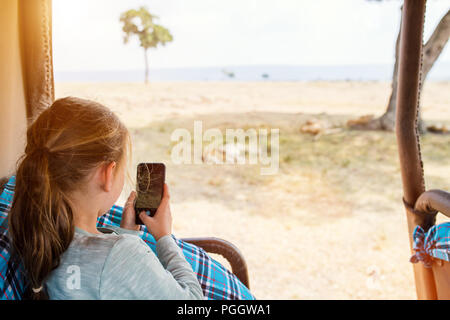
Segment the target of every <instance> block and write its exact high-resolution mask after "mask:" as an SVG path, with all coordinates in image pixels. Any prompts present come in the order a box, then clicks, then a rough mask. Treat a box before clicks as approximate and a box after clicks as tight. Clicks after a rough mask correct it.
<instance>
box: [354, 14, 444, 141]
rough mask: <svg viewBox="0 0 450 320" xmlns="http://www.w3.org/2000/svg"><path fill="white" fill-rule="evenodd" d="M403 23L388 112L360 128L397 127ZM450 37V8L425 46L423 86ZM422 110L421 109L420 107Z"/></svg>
mask: <svg viewBox="0 0 450 320" xmlns="http://www.w3.org/2000/svg"><path fill="white" fill-rule="evenodd" d="M402 10H403V6H402V7H401V8H400V13H401V12H402ZM401 25H402V21H400V30H399V32H398V36H397V42H396V45H395V65H394V72H393V75H392V91H391V96H390V98H389V104H388V107H387V109H386V112H385V113H384V114H383V115H382V116H381V117H380V118H376V119H373V120H371V121H369V122H368V123H366V124H362V125H358V127H356V128H359V129H372V130H387V131H394V129H395V112H396V107H397V105H396V102H397V77H398V54H399V42H400V35H401ZM449 37H450V10H449V11H447V13H446V14H445V15H444V17H442V19H441V21H440V22H439V23H438V25H437V26H436V29H434V32H433V34H432V35H431V36H430V38H429V39H428V41H427V42H426V43H425V45H424V46H423V62H422V76H421V86H420V89H422V88H423V85H424V83H425V79H426V78H427V75H428V72H429V71H430V70H431V68H432V67H433V65H434V63H435V62H436V60H437V59H438V58H439V56H440V54H441V52H442V50H443V49H444V47H445V45H446V44H447V42H448V39H449ZM419 110H420V109H419ZM419 130H420V131H421V132H424V131H425V126H424V124H423V121H422V119H421V117H420V115H419Z"/></svg>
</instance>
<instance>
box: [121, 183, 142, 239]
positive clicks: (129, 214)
mask: <svg viewBox="0 0 450 320" xmlns="http://www.w3.org/2000/svg"><path fill="white" fill-rule="evenodd" d="M135 199H136V191H131V193H130V195H129V196H128V200H127V202H126V203H125V207H124V208H123V213H122V221H120V227H121V228H124V229H128V230H136V231H139V225H137V224H136V212H135V211H134V200H135Z"/></svg>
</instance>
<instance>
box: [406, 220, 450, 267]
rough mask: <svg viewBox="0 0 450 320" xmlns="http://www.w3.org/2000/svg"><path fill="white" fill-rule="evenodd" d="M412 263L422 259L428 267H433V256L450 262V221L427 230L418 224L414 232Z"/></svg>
mask: <svg viewBox="0 0 450 320" xmlns="http://www.w3.org/2000/svg"><path fill="white" fill-rule="evenodd" d="M413 241H414V242H413V249H414V251H415V254H414V255H413V256H412V257H411V260H410V261H411V262H412V263H417V262H419V261H422V262H423V264H424V266H425V267H427V268H430V267H431V264H432V262H433V258H437V259H440V260H444V261H449V262H450V222H445V223H441V224H438V225H435V226H433V227H431V228H430V230H428V232H425V231H424V230H423V229H422V227H420V226H417V227H416V228H415V229H414V233H413Z"/></svg>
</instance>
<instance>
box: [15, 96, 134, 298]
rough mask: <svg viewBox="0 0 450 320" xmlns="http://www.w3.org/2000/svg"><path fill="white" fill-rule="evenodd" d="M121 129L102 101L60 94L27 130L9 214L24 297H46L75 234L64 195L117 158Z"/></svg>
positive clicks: (121, 144) (123, 133)
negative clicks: (22, 273)
mask: <svg viewBox="0 0 450 320" xmlns="http://www.w3.org/2000/svg"><path fill="white" fill-rule="evenodd" d="M127 136H128V132H127V130H126V128H125V127H124V126H123V125H122V123H121V122H120V121H119V120H118V118H117V117H116V116H115V115H114V114H113V113H111V112H110V111H109V110H108V109H107V108H105V107H103V106H102V105H100V104H98V103H95V102H92V101H88V100H82V99H77V98H65V99H60V100H57V101H55V103H54V104H53V105H52V106H51V107H50V108H48V109H47V110H45V111H44V112H43V113H42V114H41V115H40V116H39V117H38V118H37V120H36V121H35V122H34V123H33V124H32V125H31V126H30V128H29V129H28V131H27V146H26V149H25V154H24V155H23V156H22V157H21V159H20V160H19V165H18V169H17V172H16V187H15V193H14V199H13V204H12V207H11V211H10V214H9V217H8V219H9V221H8V224H9V232H10V235H11V239H12V244H13V250H14V252H13V253H14V255H15V256H17V257H18V258H19V259H20V261H21V263H22V264H23V266H24V268H25V278H26V283H25V286H26V296H27V297H29V298H31V299H47V298H48V296H47V294H46V291H45V281H46V279H47V277H48V275H49V274H50V273H51V272H52V270H54V269H55V268H57V267H58V266H59V263H60V259H61V255H62V254H63V253H64V252H65V251H66V250H67V248H68V247H69V245H70V243H71V241H72V239H73V236H74V232H75V227H74V219H73V212H72V207H71V205H70V200H69V193H70V192H71V191H73V190H75V189H76V188H77V187H79V185H80V184H81V183H82V182H83V179H84V178H85V177H86V176H87V173H88V172H89V170H91V169H92V168H95V167H96V166H98V165H99V164H101V163H102V162H104V161H117V162H119V161H120V160H121V159H122V156H123V153H124V145H125V138H126V137H127Z"/></svg>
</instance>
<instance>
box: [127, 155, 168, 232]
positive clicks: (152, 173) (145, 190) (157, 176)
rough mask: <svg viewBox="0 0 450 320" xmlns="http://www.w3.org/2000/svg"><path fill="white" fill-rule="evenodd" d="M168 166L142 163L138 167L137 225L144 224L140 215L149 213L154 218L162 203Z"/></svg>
mask: <svg viewBox="0 0 450 320" xmlns="http://www.w3.org/2000/svg"><path fill="white" fill-rule="evenodd" d="M165 173H166V166H165V165H164V164H163V163H140V164H139V165H138V167H137V180H136V193H137V197H136V202H135V205H134V206H135V210H136V223H137V224H143V223H142V221H141V219H139V217H138V215H139V213H140V212H141V211H143V210H145V211H148V212H147V214H149V215H150V216H153V215H154V214H155V213H156V210H157V209H158V207H159V204H160V203H161V199H162V195H163V191H164V180H165Z"/></svg>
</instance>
